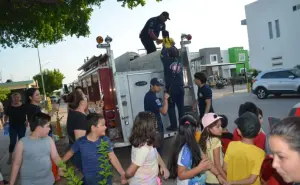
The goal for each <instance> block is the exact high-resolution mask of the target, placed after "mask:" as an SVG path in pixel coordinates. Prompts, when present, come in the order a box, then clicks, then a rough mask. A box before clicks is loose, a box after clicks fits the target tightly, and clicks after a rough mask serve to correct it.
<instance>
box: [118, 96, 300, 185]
mask: <svg viewBox="0 0 300 185" xmlns="http://www.w3.org/2000/svg"><path fill="white" fill-rule="evenodd" d="M246 101H252V102H253V103H255V104H256V105H257V106H258V107H260V108H261V109H262V110H263V113H264V124H263V130H264V131H265V132H266V133H269V130H270V129H269V126H268V120H267V117H269V116H273V117H278V118H281V117H284V116H287V115H288V113H289V111H290V109H291V107H292V106H294V105H295V104H296V103H297V102H300V96H298V97H296V96H289V97H281V98H272V97H270V98H269V99H266V100H259V99H258V98H257V97H256V96H254V95H253V94H249V93H236V94H234V95H229V96H226V97H222V98H218V99H216V100H214V101H213V106H214V109H215V111H216V112H217V113H221V114H225V115H226V116H227V117H228V121H229V124H228V125H229V126H228V129H229V130H230V131H233V129H234V128H235V124H234V120H235V119H236V118H237V115H238V109H239V105H240V104H242V103H244V102H246ZM173 142H174V138H170V139H166V140H165V143H164V146H165V149H164V154H163V159H164V161H165V162H166V163H167V161H168V158H169V156H170V152H171V151H172V146H173V145H172V143H173ZM115 151H116V154H117V156H118V158H119V159H120V161H121V163H122V165H123V166H124V167H125V168H126V167H127V166H128V165H129V163H130V160H128V159H130V148H129V147H128V148H122V149H116V150H115ZM164 184H165V185H173V184H174V181H170V180H168V181H167V182H165V183H164Z"/></svg>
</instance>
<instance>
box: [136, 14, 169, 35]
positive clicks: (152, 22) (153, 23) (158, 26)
mask: <svg viewBox="0 0 300 185" xmlns="http://www.w3.org/2000/svg"><path fill="white" fill-rule="evenodd" d="M149 29H152V30H153V33H154V34H155V35H156V37H159V33H160V32H161V31H164V30H166V24H165V23H164V22H162V21H160V20H159V17H152V18H150V19H149V20H148V21H147V22H146V24H145V26H144V28H143V29H142V31H141V34H140V37H141V38H151V37H150V35H149ZM151 40H152V38H151Z"/></svg>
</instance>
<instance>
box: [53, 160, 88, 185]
mask: <svg viewBox="0 0 300 185" xmlns="http://www.w3.org/2000/svg"><path fill="white" fill-rule="evenodd" d="M58 167H59V168H61V169H62V170H63V171H64V177H65V178H66V179H67V181H68V183H67V184H68V185H82V184H83V182H82V181H81V179H80V178H79V177H77V176H76V174H75V171H74V169H73V168H72V167H69V168H68V167H67V165H66V164H65V163H64V162H63V161H60V162H59V164H58Z"/></svg>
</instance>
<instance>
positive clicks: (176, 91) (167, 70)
mask: <svg viewBox="0 0 300 185" xmlns="http://www.w3.org/2000/svg"><path fill="white" fill-rule="evenodd" d="M172 47H173V49H174V52H175V53H174V52H172V55H170V53H169V52H168V49H167V48H164V47H163V49H162V50H161V55H160V57H161V61H162V63H163V67H164V77H165V82H166V86H165V87H166V91H167V92H168V93H169V94H170V98H169V108H168V115H169V119H170V124H171V125H170V126H169V127H168V128H167V130H168V131H177V128H178V127H177V117H176V111H175V105H176V106H177V110H178V116H179V118H178V120H179V119H180V118H181V117H182V116H183V115H184V87H183V86H184V83H183V65H182V60H181V57H180V56H179V52H178V50H177V48H176V47H175V46H172Z"/></svg>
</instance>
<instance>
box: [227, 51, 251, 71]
mask: <svg viewBox="0 0 300 185" xmlns="http://www.w3.org/2000/svg"><path fill="white" fill-rule="evenodd" d="M228 53H229V61H230V63H237V62H244V63H245V66H244V64H236V68H235V70H233V69H232V70H231V71H232V72H234V73H235V74H239V73H241V69H243V68H244V67H245V68H246V70H247V71H248V70H249V54H248V51H247V50H244V48H243V47H233V48H229V49H228Z"/></svg>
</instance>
